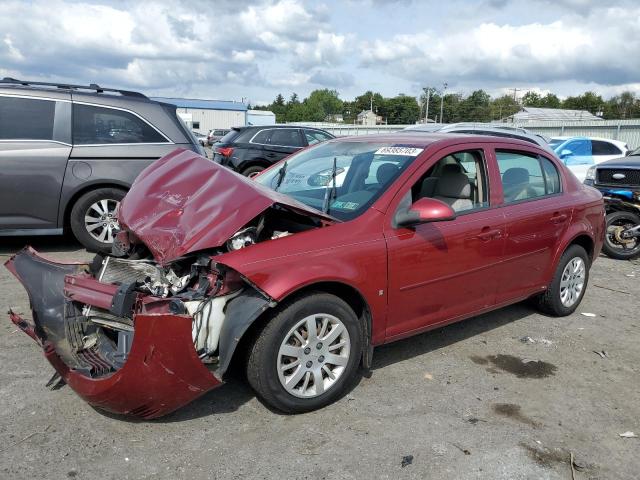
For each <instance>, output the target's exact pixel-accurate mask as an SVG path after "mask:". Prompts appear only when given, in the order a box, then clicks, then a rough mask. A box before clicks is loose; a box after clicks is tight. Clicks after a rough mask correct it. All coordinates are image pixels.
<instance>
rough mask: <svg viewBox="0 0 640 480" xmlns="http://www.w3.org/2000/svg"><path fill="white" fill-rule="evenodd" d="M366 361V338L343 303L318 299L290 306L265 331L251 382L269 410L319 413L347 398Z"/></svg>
mask: <svg viewBox="0 0 640 480" xmlns="http://www.w3.org/2000/svg"><path fill="white" fill-rule="evenodd" d="M361 355H362V332H361V328H360V322H359V321H358V318H357V317H356V315H355V313H354V312H353V310H351V308H350V307H349V305H347V303H345V302H344V301H343V300H342V299H340V298H338V297H336V296H334V295H330V294H326V293H314V294H310V295H307V296H304V297H300V298H298V299H297V300H296V301H293V302H291V303H289V304H288V305H285V306H284V307H283V308H282V309H281V310H280V311H279V312H278V313H277V314H276V315H275V316H274V317H273V318H272V319H271V320H270V321H269V322H268V323H267V324H266V326H265V327H264V329H263V330H262V332H260V334H259V335H258V337H257V339H256V341H255V343H254V344H253V346H252V348H251V350H250V353H249V359H248V362H247V379H248V380H249V383H250V384H251V386H252V387H253V389H254V390H255V391H256V393H257V394H258V395H259V396H260V397H261V398H262V399H263V400H264V401H265V402H266V403H268V404H269V405H270V406H272V407H274V408H276V409H278V410H281V411H283V412H287V413H299V412H307V411H310V410H315V409H318V408H321V407H324V406H325V405H328V404H330V403H332V402H334V401H335V400H337V399H338V398H340V396H342V395H343V394H344V392H345V390H346V388H347V386H348V385H349V383H350V382H351V381H352V380H353V379H354V377H355V374H356V371H357V368H358V364H359V361H360V357H361Z"/></svg>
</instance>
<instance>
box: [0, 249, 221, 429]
mask: <svg viewBox="0 0 640 480" xmlns="http://www.w3.org/2000/svg"><path fill="white" fill-rule="evenodd" d="M6 266H7V268H8V269H9V270H10V271H11V272H12V273H13V274H14V275H15V276H16V277H17V278H18V280H19V281H20V282H21V283H22V285H23V286H24V287H25V289H26V290H27V293H28V294H29V299H30V303H31V308H32V312H33V321H31V322H30V321H27V320H25V319H23V318H22V317H21V316H20V315H18V314H17V313H15V312H13V311H10V312H9V316H10V319H11V320H12V321H13V323H15V324H16V325H17V326H18V327H19V328H20V329H21V330H23V331H24V332H25V333H26V334H27V335H29V336H30V337H31V338H33V339H34V340H35V341H36V342H37V343H38V344H39V345H40V346H41V348H42V349H43V351H44V355H45V357H46V358H47V360H48V361H49V362H50V363H51V365H53V367H54V368H55V369H56V371H57V372H58V374H60V376H61V377H62V378H63V379H64V380H65V382H66V383H67V384H68V385H69V386H70V387H71V388H72V389H73V390H74V391H75V392H76V393H77V394H78V395H80V396H81V397H82V398H83V399H84V400H86V401H87V402H88V403H90V404H91V405H94V406H96V407H99V408H102V409H104V410H108V411H110V412H114V413H119V414H132V415H136V416H140V417H143V418H155V417H160V416H162V415H165V414H167V413H170V412H172V411H174V410H176V409H177V408H179V407H181V406H183V405H186V404H187V403H189V402H191V401H193V400H194V399H196V398H197V397H199V396H200V395H203V394H204V393H206V392H207V391H209V390H211V389H213V388H215V387H216V386H218V385H220V383H221V382H220V381H219V380H218V379H217V378H216V377H214V375H213V374H212V373H211V372H210V371H209V369H208V368H207V367H206V366H205V365H204V364H203V363H202V361H201V360H200V359H199V358H198V355H197V353H196V351H195V349H194V346H193V340H192V321H193V318H192V317H191V316H189V315H174V314H171V313H169V312H168V311H166V312H163V311H161V310H162V309H160V308H156V309H154V310H153V312H154V313H148V312H145V313H141V314H135V315H133V318H132V321H133V325H134V326H135V331H133V328H132V331H131V332H124V333H125V334H123V335H122V338H121V337H120V335H119V336H118V339H117V341H114V340H113V339H109V338H108V337H107V336H104V335H101V334H100V331H101V330H100V328H99V327H96V326H95V325H93V324H92V323H91V322H89V321H88V320H87V318H86V317H85V316H84V310H83V308H82V307H83V306H82V304H79V303H78V302H79V301H83V302H84V303H85V304H89V305H94V304H95V306H98V307H102V308H104V307H105V306H106V305H107V304H108V303H109V302H110V301H111V298H112V297H113V294H112V293H111V291H112V290H113V286H111V285H106V284H101V283H100V282H97V281H96V280H93V279H86V280H87V281H86V282H85V283H84V284H82V285H77V284H75V285H73V286H72V283H73V282H70V280H69V279H70V278H71V279H73V278H82V276H81V275H80V276H79V277H75V276H72V277H68V276H69V275H77V274H79V273H80V272H82V271H84V270H85V268H86V265H83V264H63V263H56V262H52V261H50V260H47V259H45V258H43V257H41V256H39V255H38V254H37V253H36V252H35V251H34V250H32V249H30V248H26V249H24V250H22V251H21V252H19V253H17V254H16V255H15V256H13V257H12V258H11V259H10V260H9V261H8V262H7V263H6ZM65 277H67V279H66V281H65ZM94 287H95V288H94ZM65 290H66V291H67V296H65V294H64V291H65ZM79 295H80V296H79ZM74 297H75V298H74ZM156 311H157V313H156ZM94 336H95V338H96V340H95V342H94V341H93V338H94ZM121 341H122V342H123V343H127V342H130V344H129V345H127V348H126V350H123V349H122V348H121V347H122V345H121ZM129 347H130V349H129Z"/></svg>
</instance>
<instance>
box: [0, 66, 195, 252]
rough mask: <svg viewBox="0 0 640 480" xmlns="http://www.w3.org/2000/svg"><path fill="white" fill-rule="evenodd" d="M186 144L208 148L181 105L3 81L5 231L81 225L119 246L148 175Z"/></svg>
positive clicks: (0, 127) (93, 237)
mask: <svg viewBox="0 0 640 480" xmlns="http://www.w3.org/2000/svg"><path fill="white" fill-rule="evenodd" d="M177 147H185V148H189V149H191V150H193V151H194V152H196V153H199V154H204V150H203V149H202V147H200V146H199V145H198V143H197V141H196V140H195V138H194V137H193V135H192V134H191V132H190V131H189V130H188V129H187V128H186V126H185V125H184V124H183V123H182V122H181V121H180V120H179V118H178V117H177V115H176V107H175V106H173V105H169V104H166V103H160V102H155V101H152V100H149V99H148V98H147V97H145V96H144V95H142V94H140V93H137V92H130V91H125V90H114V89H108V88H102V87H99V86H98V85H93V84H92V85H89V86H80V85H61V84H56V83H43V82H26V81H22V80H15V79H11V78H5V79H3V80H0V172H1V174H0V236H6V235H58V234H62V233H63V231H64V230H66V229H71V231H72V232H73V234H74V235H75V237H76V238H77V239H78V240H79V241H80V242H81V243H82V244H83V245H84V246H86V247H87V248H88V249H91V250H100V249H110V248H111V243H112V241H113V233H114V231H115V229H116V228H117V221H116V218H115V213H116V211H117V208H118V205H119V203H120V200H122V198H123V197H124V195H125V193H126V192H127V190H128V189H129V187H130V186H131V184H132V183H133V180H134V179H135V178H136V176H137V175H138V173H140V172H141V171H142V170H143V169H144V168H145V167H147V166H148V165H150V164H151V163H152V162H153V161H154V160H155V159H158V158H160V157H162V156H164V155H166V154H167V153H169V152H171V151H172V150H175V149H176V148H177Z"/></svg>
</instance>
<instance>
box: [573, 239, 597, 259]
mask: <svg viewBox="0 0 640 480" xmlns="http://www.w3.org/2000/svg"><path fill="white" fill-rule="evenodd" d="M571 245H580V246H581V247H582V248H584V249H585V251H586V252H587V255H588V256H589V261H590V262H592V263H593V248H594V244H593V240H592V239H591V237H590V236H589V235H579V236H577V237H576V238H574V239H573V240H572V241H571V243H570V244H569V245H568V246H567V248H569V247H570V246H571Z"/></svg>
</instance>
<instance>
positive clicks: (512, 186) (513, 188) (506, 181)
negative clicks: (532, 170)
mask: <svg viewBox="0 0 640 480" xmlns="http://www.w3.org/2000/svg"><path fill="white" fill-rule="evenodd" d="M502 189H503V191H504V201H505V202H515V201H517V200H524V199H527V198H532V197H536V196H537V193H536V191H535V190H534V189H533V188H531V185H530V184H529V170H527V169H526V168H522V167H514V168H509V169H507V170H505V172H504V173H503V174H502Z"/></svg>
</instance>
